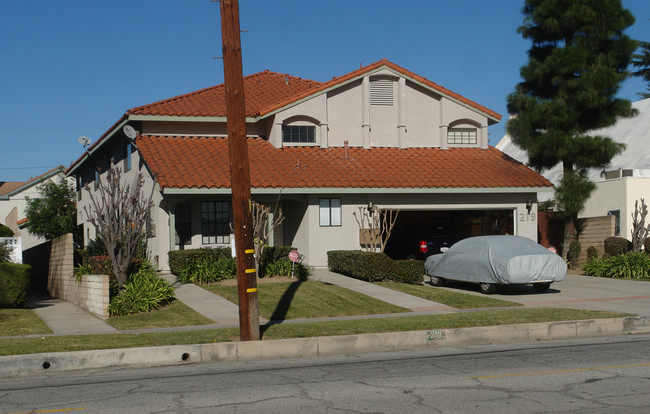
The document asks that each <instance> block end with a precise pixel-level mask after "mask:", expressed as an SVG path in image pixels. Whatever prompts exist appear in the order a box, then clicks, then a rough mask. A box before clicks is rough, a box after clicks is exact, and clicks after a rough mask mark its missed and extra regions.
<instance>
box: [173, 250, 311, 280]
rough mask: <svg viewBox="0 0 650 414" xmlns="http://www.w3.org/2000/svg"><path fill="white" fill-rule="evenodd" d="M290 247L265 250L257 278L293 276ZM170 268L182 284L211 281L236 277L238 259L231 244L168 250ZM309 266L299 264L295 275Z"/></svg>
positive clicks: (299, 275) (303, 274)
mask: <svg viewBox="0 0 650 414" xmlns="http://www.w3.org/2000/svg"><path fill="white" fill-rule="evenodd" d="M291 250H295V248H294V247H291V246H277V247H267V248H266V249H264V253H262V260H261V261H260V268H259V273H258V277H265V276H267V277H271V276H290V275H291V261H290V260H289V258H288V257H289V252H290V251H291ZM169 268H170V270H171V272H172V273H173V274H175V275H176V276H177V277H178V280H179V281H180V282H182V283H198V284H203V283H210V282H217V281H219V280H223V279H233V278H235V277H237V273H236V272H237V271H236V260H235V259H233V258H232V255H231V250H230V247H216V248H203V249H190V250H172V251H170V252H169ZM307 273H308V272H307V268H306V267H305V266H303V265H302V264H296V265H295V268H294V274H295V275H296V276H298V277H301V278H304V277H306V276H307Z"/></svg>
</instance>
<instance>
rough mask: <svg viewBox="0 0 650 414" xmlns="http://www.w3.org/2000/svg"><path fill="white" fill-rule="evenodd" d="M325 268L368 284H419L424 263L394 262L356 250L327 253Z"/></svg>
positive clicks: (387, 258) (388, 258) (410, 261)
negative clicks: (386, 281) (382, 282)
mask: <svg viewBox="0 0 650 414" xmlns="http://www.w3.org/2000/svg"><path fill="white" fill-rule="evenodd" d="M327 266H328V268H329V269H330V270H331V271H333V272H337V273H342V274H344V275H347V276H351V277H354V278H356V279H361V280H366V281H368V282H374V281H380V280H392V281H394V282H399V283H412V284H420V283H422V280H423V275H424V263H423V262H421V261H419V260H398V261H396V260H393V259H391V258H390V257H388V256H386V255H385V254H384V253H373V252H362V251H357V250H331V251H329V252H327Z"/></svg>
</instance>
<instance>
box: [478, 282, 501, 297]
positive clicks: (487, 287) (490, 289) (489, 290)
mask: <svg viewBox="0 0 650 414" xmlns="http://www.w3.org/2000/svg"><path fill="white" fill-rule="evenodd" d="M478 286H479V289H480V290H481V293H483V294H484V295H491V294H493V293H496V291H497V285H495V284H494V283H484V282H482V283H479V285H478Z"/></svg>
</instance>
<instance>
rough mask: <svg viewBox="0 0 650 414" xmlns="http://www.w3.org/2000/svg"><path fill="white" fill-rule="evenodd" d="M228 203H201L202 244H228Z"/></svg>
mask: <svg viewBox="0 0 650 414" xmlns="http://www.w3.org/2000/svg"><path fill="white" fill-rule="evenodd" d="M229 224H230V203H229V202H227V201H203V202H201V233H202V241H203V244H217V243H218V244H228V243H230V226H229Z"/></svg>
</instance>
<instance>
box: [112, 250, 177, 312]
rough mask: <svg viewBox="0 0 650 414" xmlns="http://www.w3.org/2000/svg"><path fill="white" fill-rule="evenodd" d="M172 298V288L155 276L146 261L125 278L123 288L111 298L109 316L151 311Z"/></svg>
mask: <svg viewBox="0 0 650 414" xmlns="http://www.w3.org/2000/svg"><path fill="white" fill-rule="evenodd" d="M173 298H174V288H173V287H172V285H170V284H169V282H167V281H166V280H164V279H161V278H159V277H158V276H156V273H155V271H154V270H153V268H152V267H151V265H150V264H149V263H148V262H146V264H143V265H142V266H141V267H140V269H139V270H138V272H136V273H134V274H132V275H130V276H129V278H128V279H127V282H126V284H125V285H124V288H122V289H120V292H119V293H118V294H117V295H116V296H115V297H114V298H113V299H112V300H111V303H110V305H109V306H108V311H109V313H110V314H111V316H122V315H129V314H133V313H143V312H151V311H153V310H156V309H160V307H161V306H163V305H165V304H167V303H169V302H170V301H172V300H173Z"/></svg>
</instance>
